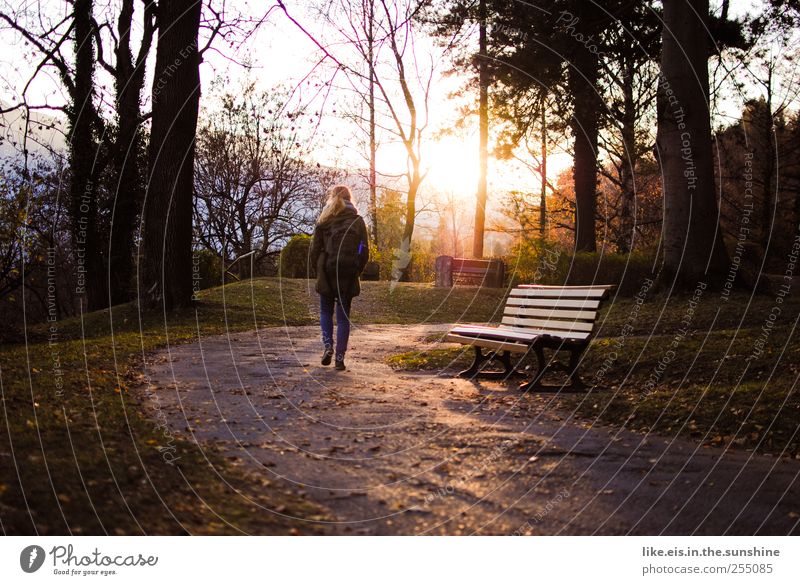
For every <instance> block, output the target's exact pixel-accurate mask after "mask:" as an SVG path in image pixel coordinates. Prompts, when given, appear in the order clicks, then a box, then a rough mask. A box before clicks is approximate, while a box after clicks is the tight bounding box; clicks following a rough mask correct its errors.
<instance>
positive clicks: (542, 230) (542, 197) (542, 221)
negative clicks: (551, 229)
mask: <svg viewBox="0 0 800 585" xmlns="http://www.w3.org/2000/svg"><path fill="white" fill-rule="evenodd" d="M539 107H540V108H541V111H540V112H539V115H540V116H541V125H542V128H541V130H542V136H541V143H542V166H541V168H540V169H539V171H540V173H541V180H542V182H541V190H540V192H539V236H540V237H541V239H542V241H544V240H545V238H546V237H547V102H546V94H545V93H544V92H542V96H541V99H540V101H539Z"/></svg>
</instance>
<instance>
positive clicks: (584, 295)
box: [510, 287, 607, 299]
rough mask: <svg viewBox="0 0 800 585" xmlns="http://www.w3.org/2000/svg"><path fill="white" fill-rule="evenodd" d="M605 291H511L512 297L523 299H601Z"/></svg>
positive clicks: (593, 289) (547, 289)
mask: <svg viewBox="0 0 800 585" xmlns="http://www.w3.org/2000/svg"><path fill="white" fill-rule="evenodd" d="M606 292H607V291H606V289H601V288H586V287H584V288H521V287H517V288H515V289H512V290H511V293H510V295H511V296H512V297H525V298H536V297H545V298H558V299H573V298H581V299H602V298H603V297H604V296H605V295H606Z"/></svg>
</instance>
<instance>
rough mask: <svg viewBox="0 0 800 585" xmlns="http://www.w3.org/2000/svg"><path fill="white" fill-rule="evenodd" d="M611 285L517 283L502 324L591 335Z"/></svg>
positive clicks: (563, 334) (569, 335)
mask: <svg viewBox="0 0 800 585" xmlns="http://www.w3.org/2000/svg"><path fill="white" fill-rule="evenodd" d="M611 288H613V287H612V286H606V285H592V286H541V285H521V286H518V287H517V288H514V289H512V290H511V293H510V294H509V296H508V299H507V300H506V305H505V308H504V310H503V320H502V325H501V326H502V327H511V328H514V329H521V330H526V329H527V330H531V331H536V332H539V333H542V332H543V333H549V334H552V335H554V336H557V337H564V338H574V339H578V340H586V339H589V337H590V336H591V333H592V329H593V328H594V322H595V320H596V319H597V312H598V309H599V308H600V303H601V302H602V301H603V299H605V297H606V296H607V295H608V291H609V290H610V289H611Z"/></svg>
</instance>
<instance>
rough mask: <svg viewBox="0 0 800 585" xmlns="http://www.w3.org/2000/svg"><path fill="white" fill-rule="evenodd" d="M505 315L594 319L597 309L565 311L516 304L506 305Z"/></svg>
mask: <svg viewBox="0 0 800 585" xmlns="http://www.w3.org/2000/svg"><path fill="white" fill-rule="evenodd" d="M504 314H505V315H509V316H510V317H522V316H527V317H544V318H545V319H582V320H588V321H594V319H595V318H596V317H597V311H565V310H562V309H549V308H544V309H539V308H526V307H516V306H506V309H505V312H504Z"/></svg>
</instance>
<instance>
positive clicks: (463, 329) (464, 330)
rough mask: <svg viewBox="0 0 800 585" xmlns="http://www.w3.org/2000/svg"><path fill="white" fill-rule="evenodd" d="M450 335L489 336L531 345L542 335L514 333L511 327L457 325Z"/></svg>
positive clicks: (527, 332) (523, 332) (530, 332)
mask: <svg viewBox="0 0 800 585" xmlns="http://www.w3.org/2000/svg"><path fill="white" fill-rule="evenodd" d="M450 333H455V334H456V335H466V336H468V337H469V336H471V337H475V336H477V335H487V336H494V337H500V338H503V339H516V340H518V341H522V342H525V343H530V342H531V341H533V340H534V339H536V338H537V337H538V335H540V334H537V333H536V332H533V331H514V330H513V329H512V328H511V327H488V326H484V325H456V326H455V327H453V328H452V329H451V330H450Z"/></svg>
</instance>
